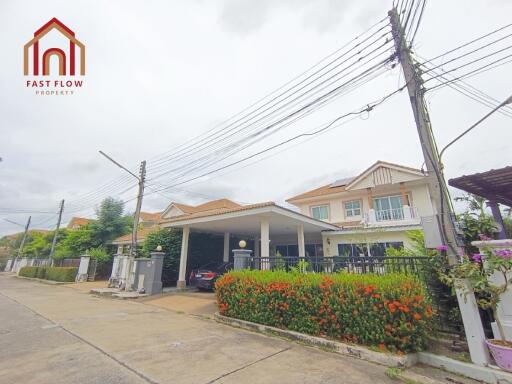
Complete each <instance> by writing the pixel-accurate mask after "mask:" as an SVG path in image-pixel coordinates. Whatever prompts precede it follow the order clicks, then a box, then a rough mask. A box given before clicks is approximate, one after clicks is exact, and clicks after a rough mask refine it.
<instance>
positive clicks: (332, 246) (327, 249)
mask: <svg viewBox="0 0 512 384" xmlns="http://www.w3.org/2000/svg"><path fill="white" fill-rule="evenodd" d="M395 241H401V242H403V243H404V247H405V248H410V247H411V243H410V241H409V239H408V237H407V235H406V231H395V232H383V231H380V232H375V231H369V232H366V233H345V234H328V233H324V236H323V247H324V255H325V256H339V255H338V244H359V243H384V242H395Z"/></svg>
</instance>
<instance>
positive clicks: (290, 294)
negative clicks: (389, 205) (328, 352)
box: [215, 270, 432, 354]
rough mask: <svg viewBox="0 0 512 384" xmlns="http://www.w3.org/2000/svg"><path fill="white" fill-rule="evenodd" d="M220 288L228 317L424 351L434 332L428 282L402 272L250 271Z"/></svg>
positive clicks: (222, 308)
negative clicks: (430, 319) (422, 281)
mask: <svg viewBox="0 0 512 384" xmlns="http://www.w3.org/2000/svg"><path fill="white" fill-rule="evenodd" d="M215 288H216V296H217V303H218V306H219V311H220V313H221V314H222V315H224V316H229V317H234V318H237V319H241V320H247V321H252V322H255V323H260V324H265V325H270V326H274V327H278V328H283V329H290V330H293V331H297V332H302V333H307V334H311V335H316V336H324V337H329V338H333V339H337V340H341V341H344V342H350V343H358V344H363V345H367V346H372V347H377V348H378V349H380V350H388V351H391V352H395V353H399V354H402V353H406V352H415V351H419V350H422V349H423V348H424V347H425V346H426V339H427V335H428V334H429V332H430V331H431V325H430V324H431V321H429V318H430V317H431V316H432V309H431V306H430V304H429V302H428V299H426V296H425V290H424V286H423V284H422V283H421V282H420V281H418V280H417V279H416V278H414V277H411V276H405V275H402V274H387V275H381V276H378V275H372V274H364V275H357V274H348V273H338V274H329V275H327V274H321V273H313V274H299V273H289V272H284V271H249V270H245V271H232V272H229V273H227V274H225V275H223V276H222V277H221V278H219V279H218V280H217V282H216V284H215Z"/></svg>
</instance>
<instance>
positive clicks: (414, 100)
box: [388, 8, 490, 365]
mask: <svg viewBox="0 0 512 384" xmlns="http://www.w3.org/2000/svg"><path fill="white" fill-rule="evenodd" d="M388 15H389V18H390V21H391V28H392V32H393V39H394V42H395V49H396V52H397V55H398V59H399V61H400V64H401V66H402V69H403V72H404V77H405V81H406V84H407V90H408V93H409V98H410V102H411V106H412V110H413V113H414V120H415V122H416V128H417V130H418V136H419V138H420V144H421V148H422V151H423V157H424V159H425V164H426V167H427V171H428V175H427V182H428V186H429V191H430V195H431V199H432V202H433V205H434V206H435V209H436V217H437V223H438V229H439V234H440V239H441V241H442V243H443V244H444V245H447V246H448V250H447V257H448V262H449V263H450V264H452V265H453V264H456V263H458V262H459V258H460V256H459V253H460V252H461V247H460V245H459V241H458V236H457V233H456V230H455V224H454V214H453V212H452V208H451V204H450V195H449V193H448V188H447V187H446V182H445V179H444V175H443V172H442V169H441V166H440V161H439V153H438V150H437V146H436V144H435V140H434V135H433V132H432V129H431V127H430V119H429V116H428V111H427V107H426V103H425V100H424V93H425V90H424V88H423V79H422V78H421V74H420V72H419V70H418V67H417V66H416V64H415V62H414V60H413V58H412V56H411V53H410V50H409V48H408V47H407V41H406V36H405V32H404V29H403V27H402V25H401V23H400V19H399V16H398V12H397V9H396V8H394V9H392V10H391V11H389V13H388ZM461 284H463V285H464V284H465V286H462V287H456V291H457V292H456V294H457V300H458V303H459V308H460V312H461V315H462V320H463V323H464V330H465V333H466V338H467V342H468V347H469V351H470V355H471V360H472V361H473V363H475V364H479V365H487V364H488V363H489V362H490V357H489V351H488V349H487V346H486V345H485V334H484V331H483V327H482V322H481V319H480V314H479V311H478V306H477V303H476V299H475V295H474V294H473V293H472V290H470V289H469V287H468V285H467V282H465V281H462V282H461Z"/></svg>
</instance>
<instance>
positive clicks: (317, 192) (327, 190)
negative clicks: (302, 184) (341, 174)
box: [286, 183, 345, 202]
mask: <svg viewBox="0 0 512 384" xmlns="http://www.w3.org/2000/svg"><path fill="white" fill-rule="evenodd" d="M331 185H332V183H331V184H327V185H324V186H322V187H320V188H316V189H312V190H311V191H307V192H304V193H301V194H300V195H297V196H293V197H290V198H289V199H287V200H286V201H287V202H290V201H295V200H300V199H306V198H308V197H317V196H325V195H330V194H332V193H338V192H343V191H345V186H344V185H342V186H339V187H331Z"/></svg>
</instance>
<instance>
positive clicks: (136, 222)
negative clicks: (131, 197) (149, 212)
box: [130, 160, 146, 257]
mask: <svg viewBox="0 0 512 384" xmlns="http://www.w3.org/2000/svg"><path fill="white" fill-rule="evenodd" d="M138 179H139V193H138V194H137V206H136V207H135V214H134V215H133V231H132V246H131V250H130V254H131V256H132V257H135V256H137V229H138V227H139V217H140V209H141V207H142V197H143V196H144V181H145V180H146V160H144V161H142V162H141V163H140V169H139V177H138Z"/></svg>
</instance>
